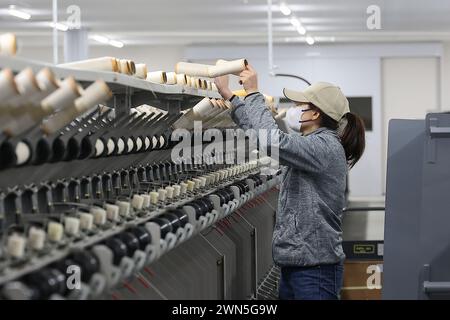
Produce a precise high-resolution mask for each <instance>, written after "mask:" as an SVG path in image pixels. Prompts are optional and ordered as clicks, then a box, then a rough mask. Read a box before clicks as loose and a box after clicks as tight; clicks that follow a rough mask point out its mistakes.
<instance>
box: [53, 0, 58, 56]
mask: <svg viewBox="0 0 450 320" xmlns="http://www.w3.org/2000/svg"><path fill="white" fill-rule="evenodd" d="M57 23H58V0H53V63H54V64H55V65H57V64H58V29H57V28H56V25H57Z"/></svg>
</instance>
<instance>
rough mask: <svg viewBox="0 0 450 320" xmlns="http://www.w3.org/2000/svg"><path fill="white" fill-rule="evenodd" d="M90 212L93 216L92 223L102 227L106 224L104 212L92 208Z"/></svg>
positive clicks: (100, 209) (97, 208)
mask: <svg viewBox="0 0 450 320" xmlns="http://www.w3.org/2000/svg"><path fill="white" fill-rule="evenodd" d="M90 212H91V213H92V214H93V215H94V223H95V224H96V225H98V226H101V225H104V224H105V223H106V210H104V209H102V208H99V207H93V208H91V210H90Z"/></svg>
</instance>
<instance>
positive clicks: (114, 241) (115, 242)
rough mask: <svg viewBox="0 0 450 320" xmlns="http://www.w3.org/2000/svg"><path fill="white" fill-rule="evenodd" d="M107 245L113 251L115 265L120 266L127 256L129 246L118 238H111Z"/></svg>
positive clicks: (106, 242)
mask: <svg viewBox="0 0 450 320" xmlns="http://www.w3.org/2000/svg"><path fill="white" fill-rule="evenodd" d="M105 245H106V246H107V247H108V248H109V249H111V251H112V253H113V264H114V265H116V266H117V265H119V264H120V261H121V260H122V258H123V257H125V256H126V255H127V246H126V245H125V243H123V241H122V240H120V239H118V238H115V237H114V238H109V239H108V240H106V241H105Z"/></svg>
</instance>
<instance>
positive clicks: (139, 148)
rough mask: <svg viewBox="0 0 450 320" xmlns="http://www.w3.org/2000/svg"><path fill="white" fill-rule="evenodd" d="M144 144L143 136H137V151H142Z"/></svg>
mask: <svg viewBox="0 0 450 320" xmlns="http://www.w3.org/2000/svg"><path fill="white" fill-rule="evenodd" d="M142 146H143V142H142V138H141V137H137V138H136V152H138V151H141V149H142Z"/></svg>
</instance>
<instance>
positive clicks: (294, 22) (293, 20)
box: [289, 17, 301, 28]
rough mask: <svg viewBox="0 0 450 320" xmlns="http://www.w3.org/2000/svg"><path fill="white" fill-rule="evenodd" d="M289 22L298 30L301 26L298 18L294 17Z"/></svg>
mask: <svg viewBox="0 0 450 320" xmlns="http://www.w3.org/2000/svg"><path fill="white" fill-rule="evenodd" d="M289 22H290V23H291V24H292V25H293V26H294V27H296V28H298V27H299V26H300V25H301V23H300V21H299V20H298V19H297V18H296V17H292V18H291V19H289Z"/></svg>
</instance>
